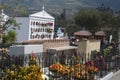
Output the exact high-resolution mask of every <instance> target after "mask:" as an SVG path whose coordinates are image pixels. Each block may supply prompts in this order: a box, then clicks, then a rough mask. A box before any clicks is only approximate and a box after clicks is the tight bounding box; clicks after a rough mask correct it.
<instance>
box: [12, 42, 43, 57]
mask: <svg viewBox="0 0 120 80" xmlns="http://www.w3.org/2000/svg"><path fill="white" fill-rule="evenodd" d="M32 51H33V53H40V52H43V45H42V44H41V45H40V44H39V45H37V44H36V45H14V46H11V47H10V56H12V55H23V54H30V53H32Z"/></svg>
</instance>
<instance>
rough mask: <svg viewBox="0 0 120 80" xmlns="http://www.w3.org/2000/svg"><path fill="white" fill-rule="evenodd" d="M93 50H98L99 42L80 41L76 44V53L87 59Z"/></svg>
mask: <svg viewBox="0 0 120 80" xmlns="http://www.w3.org/2000/svg"><path fill="white" fill-rule="evenodd" d="M94 50H100V40H80V41H79V42H78V52H80V53H84V54H86V58H87V59H88V58H90V54H91V51H94ZM88 54H89V55H88Z"/></svg>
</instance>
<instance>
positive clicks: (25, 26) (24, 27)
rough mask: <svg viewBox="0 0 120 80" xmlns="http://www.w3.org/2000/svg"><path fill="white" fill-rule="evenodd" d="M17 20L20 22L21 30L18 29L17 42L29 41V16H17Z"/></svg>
mask: <svg viewBox="0 0 120 80" xmlns="http://www.w3.org/2000/svg"><path fill="white" fill-rule="evenodd" d="M15 20H16V22H17V23H19V24H20V30H16V32H17V37H16V40H17V42H22V41H27V40H28V36H29V17H16V18H15Z"/></svg>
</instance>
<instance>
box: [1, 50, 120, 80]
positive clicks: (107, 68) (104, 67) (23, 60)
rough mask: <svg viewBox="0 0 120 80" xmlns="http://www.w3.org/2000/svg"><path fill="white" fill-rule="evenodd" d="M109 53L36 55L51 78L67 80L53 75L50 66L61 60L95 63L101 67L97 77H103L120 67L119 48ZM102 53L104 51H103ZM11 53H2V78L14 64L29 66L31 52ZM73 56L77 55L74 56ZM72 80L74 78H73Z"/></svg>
mask: <svg viewBox="0 0 120 80" xmlns="http://www.w3.org/2000/svg"><path fill="white" fill-rule="evenodd" d="M111 52H112V53H109V54H99V52H93V53H91V54H89V53H88V54H85V53H76V54H62V53H61V54H57V53H51V52H44V53H35V54H34V55H35V57H36V59H37V63H38V64H39V65H40V66H41V67H42V68H43V69H44V72H45V74H47V75H48V76H49V77H50V79H51V80H54V79H55V80H66V79H67V78H69V76H62V77H59V78H57V77H56V76H55V75H53V74H52V73H51V72H50V70H49V66H50V65H52V64H54V63H56V62H60V63H62V64H65V65H74V64H76V63H81V64H84V65H89V64H93V65H94V66H96V67H98V68H99V73H97V75H96V76H97V77H103V76H105V75H106V74H108V73H109V72H111V71H113V72H115V71H117V70H119V69H120V63H119V62H120V53H119V50H117V51H114V52H113V51H111ZM101 53H102V52H101ZM8 54H9V53H3V52H1V53H0V78H2V77H3V76H4V75H6V74H5V72H6V69H7V68H10V69H11V66H12V65H13V64H15V65H16V66H17V65H20V66H29V62H30V60H29V59H30V58H29V56H30V55H31V54H25V55H18V56H15V55H13V56H10V55H8ZM73 56H75V57H77V58H74V57H73ZM69 79H70V78H69ZM71 80H72V79H71Z"/></svg>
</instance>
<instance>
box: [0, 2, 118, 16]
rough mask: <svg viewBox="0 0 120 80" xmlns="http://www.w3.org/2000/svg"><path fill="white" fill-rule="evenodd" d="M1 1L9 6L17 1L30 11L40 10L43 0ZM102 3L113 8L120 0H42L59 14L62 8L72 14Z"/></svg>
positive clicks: (115, 8)
mask: <svg viewBox="0 0 120 80" xmlns="http://www.w3.org/2000/svg"><path fill="white" fill-rule="evenodd" d="M2 1H4V3H6V4H8V5H10V6H15V5H14V4H15V2H18V3H20V4H21V5H22V7H25V8H27V10H28V11H29V12H30V13H33V12H37V11H40V10H41V7H42V5H43V0H0V3H1V2H2ZM102 3H104V4H105V5H106V6H109V7H111V8H112V9H114V10H119V9H120V6H119V4H120V0H115V1H114V0H44V6H45V10H46V11H47V12H49V13H52V14H60V13H61V12H62V11H63V9H66V12H67V14H69V15H73V14H74V13H75V12H77V11H78V10H79V9H80V8H82V7H87V8H97V7H98V6H100V5H101V4H102Z"/></svg>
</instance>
